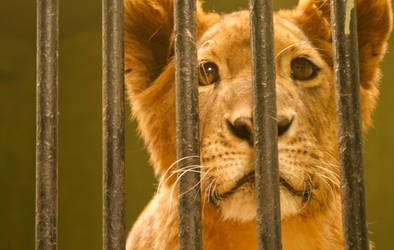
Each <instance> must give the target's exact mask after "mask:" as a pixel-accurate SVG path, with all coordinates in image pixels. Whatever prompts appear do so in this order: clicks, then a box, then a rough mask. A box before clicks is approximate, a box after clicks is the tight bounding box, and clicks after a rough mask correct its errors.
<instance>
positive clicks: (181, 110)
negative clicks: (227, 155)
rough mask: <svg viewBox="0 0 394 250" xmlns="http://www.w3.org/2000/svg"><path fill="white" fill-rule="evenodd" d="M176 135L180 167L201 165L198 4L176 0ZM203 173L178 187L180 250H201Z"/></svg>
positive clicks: (187, 176)
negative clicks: (201, 178)
mask: <svg viewBox="0 0 394 250" xmlns="http://www.w3.org/2000/svg"><path fill="white" fill-rule="evenodd" d="M174 18H175V23H174V25H175V27H174V29H175V63H176V73H175V82H176V117H177V118H176V134H177V157H178V159H184V158H185V157H188V156H194V157H191V158H186V159H185V160H182V161H179V163H178V168H179V169H182V168H184V167H186V166H190V165H199V164H200V159H199V158H198V157H195V156H199V155H200V148H199V125H198V120H199V117H198V89H197V87H198V74H197V73H198V72H197V51H196V33H197V28H196V1H195V0H175V1H174ZM199 181H200V174H199V173H192V172H188V173H186V174H184V175H183V177H182V178H181V179H180V181H179V185H178V202H179V205H178V213H179V217H178V224H179V231H178V237H179V249H181V250H198V249H201V206H200V202H201V194H200V186H199V184H198V183H199Z"/></svg>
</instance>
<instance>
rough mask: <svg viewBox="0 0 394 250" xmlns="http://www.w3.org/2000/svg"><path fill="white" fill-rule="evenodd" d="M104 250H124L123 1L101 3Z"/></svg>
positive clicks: (106, 0) (112, 0) (105, 0)
mask: <svg viewBox="0 0 394 250" xmlns="http://www.w3.org/2000/svg"><path fill="white" fill-rule="evenodd" d="M102 32H103V34H102V35H103V40H102V42H103V52H102V53H103V70H102V74H103V97H102V98H103V100H102V101H103V104H102V105H103V249H105V250H117V249H118V250H121V249H122V250H124V249H125V237H126V235H125V227H126V226H125V148H124V121H125V110H124V105H125V102H124V74H123V73H124V72H123V71H124V66H123V65H124V60H123V59H124V47H123V0H103V1H102Z"/></svg>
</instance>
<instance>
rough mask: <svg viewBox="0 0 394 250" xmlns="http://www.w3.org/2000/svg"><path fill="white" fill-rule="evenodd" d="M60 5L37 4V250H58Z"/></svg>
mask: <svg viewBox="0 0 394 250" xmlns="http://www.w3.org/2000/svg"><path fill="white" fill-rule="evenodd" d="M57 71H58V2H57V0H37V93H36V94H37V96H36V101H37V107H36V112H37V113H36V126H37V127H36V129H37V132H36V133H37V134H36V243H35V247H36V249H57V125H58V104H57V99H58V98H57V95H58V93H57V87H58V76H57Z"/></svg>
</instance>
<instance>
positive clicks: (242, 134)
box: [228, 115, 293, 145]
mask: <svg viewBox="0 0 394 250" xmlns="http://www.w3.org/2000/svg"><path fill="white" fill-rule="evenodd" d="M292 122H293V119H292V118H291V117H288V116H285V115H278V116H277V123H278V137H280V136H282V135H283V134H284V133H286V131H287V130H288V129H289V128H290V125H291V123H292ZM228 125H229V128H230V130H231V131H232V132H233V134H234V135H235V136H236V137H238V138H240V139H243V140H246V141H248V142H249V144H251V145H253V133H254V128H253V119H252V118H250V117H239V118H237V119H235V120H234V121H233V122H231V121H228Z"/></svg>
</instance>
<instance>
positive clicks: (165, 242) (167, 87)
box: [125, 0, 392, 250]
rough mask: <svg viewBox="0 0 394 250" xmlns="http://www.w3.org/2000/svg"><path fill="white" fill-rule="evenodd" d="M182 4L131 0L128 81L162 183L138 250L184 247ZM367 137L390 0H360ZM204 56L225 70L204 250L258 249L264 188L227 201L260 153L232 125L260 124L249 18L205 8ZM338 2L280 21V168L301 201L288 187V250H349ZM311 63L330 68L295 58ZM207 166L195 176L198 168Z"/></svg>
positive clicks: (204, 113)
mask: <svg viewBox="0 0 394 250" xmlns="http://www.w3.org/2000/svg"><path fill="white" fill-rule="evenodd" d="M172 4H173V2H172V0H125V11H126V14H125V50H126V51H125V56H126V67H125V71H126V84H127V90H128V96H129V99H130V102H131V106H132V110H133V115H134V117H135V118H136V119H137V121H138V124H139V131H140V132H141V135H142V137H143V138H144V140H145V143H146V146H147V148H148V151H149V153H150V156H151V158H150V161H151V163H152V165H153V167H154V170H155V174H156V176H157V178H158V179H159V180H160V187H159V189H158V191H157V193H156V194H155V196H154V197H153V199H152V201H151V202H150V203H149V204H148V206H147V207H146V208H145V210H144V212H143V213H142V214H141V216H140V217H139V219H138V220H137V222H136V223H135V225H134V226H133V229H132V231H131V232H130V235H129V237H128V242H127V249H177V248H178V247H177V242H178V239H177V200H176V193H177V191H176V174H175V173H174V171H175V170H176V150H175V148H176V146H175V94H174V92H175V89H174V70H175V69H174V59H173V29H172V26H173V17H172V16H173V12H172ZM357 4H358V23H359V28H358V31H359V41H358V42H359V46H360V49H359V52H360V71H361V72H360V79H361V86H360V90H361V98H362V118H363V120H362V121H363V128H364V130H365V129H366V128H367V127H368V126H369V125H370V123H371V113H372V112H373V110H374V109H375V105H376V99H377V96H378V80H379V74H380V73H379V62H380V60H381V59H382V57H383V55H384V53H385V48H386V42H387V39H388V36H389V33H390V31H391V22H392V17H391V5H390V1H388V0H358V1H357ZM197 12H198V13H197V18H198V41H197V48H198V60H199V62H200V63H201V62H213V63H215V64H216V65H217V66H218V69H219V74H220V80H219V82H218V83H215V84H212V85H208V86H200V87H199V102H200V104H199V109H200V111H199V112H200V128H201V133H200V134H201V138H200V140H201V166H200V167H199V168H198V169H199V170H201V176H202V180H201V189H202V193H203V197H202V199H203V200H202V203H203V211H202V212H203V219H202V227H203V231H202V232H203V248H204V249H256V232H255V231H256V230H255V228H256V225H255V202H254V199H255V195H254V187H253V183H251V182H248V183H245V184H244V185H242V186H240V187H239V188H238V189H237V190H236V191H235V192H234V193H232V194H231V195H229V196H228V197H226V198H225V199H216V200H215V195H221V194H224V193H226V192H228V191H229V190H230V189H231V188H233V187H234V186H235V185H236V183H237V182H238V181H239V180H240V179H241V178H242V177H244V176H245V175H246V174H248V173H249V172H251V171H252V170H253V148H251V146H250V144H248V142H247V141H246V140H243V139H240V138H239V137H236V136H234V133H232V132H231V131H230V129H229V128H228V126H227V125H226V124H227V123H230V124H233V122H234V121H235V120H236V119H237V118H239V117H251V108H252V107H251V106H252V100H251V95H252V89H251V69H250V60H251V55H250V53H251V52H250V34H249V15H248V12H247V11H241V12H236V13H233V14H228V15H218V14H215V13H205V12H203V10H202V9H201V7H200V4H199V5H198V11H197ZM329 16H330V6H329V1H326V0H300V2H299V4H298V6H297V7H296V8H295V9H293V10H281V11H279V12H277V13H276V14H275V18H274V38H275V65H276V79H277V86H276V89H277V107H278V115H282V116H285V117H288V118H291V119H293V122H292V124H291V126H290V128H289V129H288V131H286V133H285V134H283V135H282V136H280V137H279V145H278V149H279V172H280V176H281V178H283V179H284V180H285V181H286V182H287V183H288V184H289V185H290V186H291V187H292V188H293V189H294V190H297V191H304V192H305V191H306V190H310V191H311V196H310V197H307V199H305V197H300V196H299V195H295V194H294V193H292V192H291V190H290V189H289V188H288V187H286V186H283V185H282V186H281V214H282V242H283V249H295V250H297V249H303V250H307V249H323V250H324V249H339V248H341V246H342V232H341V212H340V201H339V200H340V197H339V177H338V174H339V169H338V162H337V143H336V111H335V99H334V98H335V96H334V90H335V86H334V80H333V69H332V64H333V63H332V57H333V55H332V43H331V31H330V25H329V23H330V17H329ZM298 57H307V58H309V59H311V60H312V61H313V62H314V63H315V64H317V65H318V66H319V67H320V68H321V70H320V71H319V72H318V75H317V76H316V77H315V78H314V79H312V80H308V81H299V80H294V79H293V78H292V77H291V71H290V66H289V65H290V62H291V61H292V60H293V59H294V58H298ZM194 170H197V168H195V169H192V168H191V169H190V171H194Z"/></svg>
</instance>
